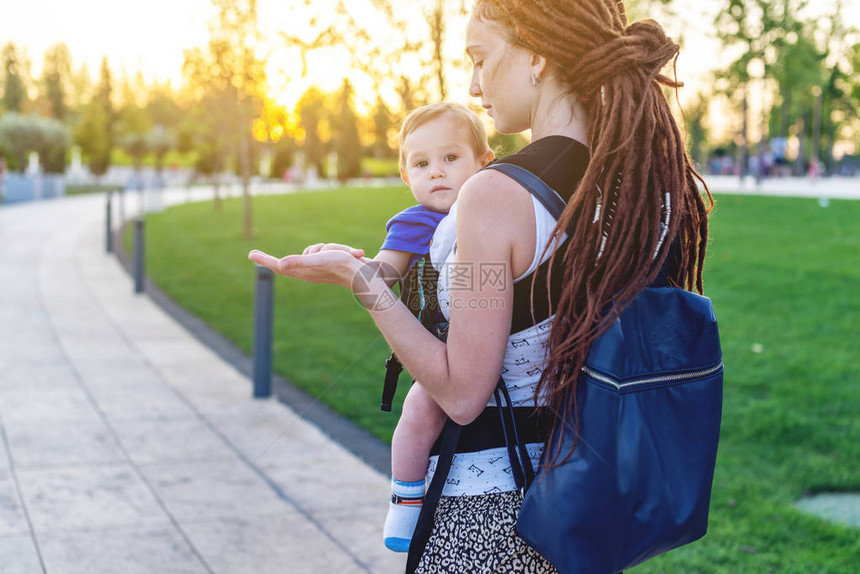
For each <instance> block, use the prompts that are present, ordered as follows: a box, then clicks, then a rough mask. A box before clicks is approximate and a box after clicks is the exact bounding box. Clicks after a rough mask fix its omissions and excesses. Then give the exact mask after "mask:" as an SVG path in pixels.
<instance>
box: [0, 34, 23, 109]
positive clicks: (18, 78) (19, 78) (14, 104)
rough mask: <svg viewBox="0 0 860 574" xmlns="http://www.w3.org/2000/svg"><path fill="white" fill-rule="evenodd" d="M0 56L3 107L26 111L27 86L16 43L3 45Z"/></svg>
mask: <svg viewBox="0 0 860 574" xmlns="http://www.w3.org/2000/svg"><path fill="white" fill-rule="evenodd" d="M0 58H2V60H3V63H2V65H3V73H4V76H3V78H4V79H3V100H2V104H3V109H4V110H6V111H7V112H18V113H21V112H23V111H24V106H25V104H26V103H27V87H26V84H25V83H24V70H22V61H21V57H20V55H19V54H18V49H17V48H16V47H15V44H13V43H12V42H9V43H8V44H6V45H5V46H3V51H2V54H0Z"/></svg>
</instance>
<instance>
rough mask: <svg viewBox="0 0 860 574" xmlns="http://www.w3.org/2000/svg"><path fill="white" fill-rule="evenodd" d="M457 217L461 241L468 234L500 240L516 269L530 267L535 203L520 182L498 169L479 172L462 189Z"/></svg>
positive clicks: (482, 241)
mask: <svg viewBox="0 0 860 574" xmlns="http://www.w3.org/2000/svg"><path fill="white" fill-rule="evenodd" d="M457 218H458V220H457V222H458V227H457V237H458V241H459V242H460V243H461V244H462V243H463V242H464V241H468V240H469V239H468V238H469V237H472V238H473V239H475V240H476V241H479V242H481V243H486V242H488V241H489V242H493V243H497V244H499V246H500V247H504V248H505V249H506V250H507V251H508V253H509V254H510V257H511V260H512V261H513V262H514V271H515V272H516V271H521V270H525V269H526V268H527V267H528V265H529V263H530V262H531V259H532V255H533V253H534V243H535V215H534V205H533V204H532V200H531V194H530V193H529V192H528V191H527V190H526V189H525V188H524V187H523V186H521V185H520V184H519V183H517V182H516V181H514V180H513V179H511V178H509V177H508V176H506V175H505V174H503V173H501V172H499V171H496V170H491V169H488V170H484V171H480V172H478V173H477V174H475V175H474V176H472V177H471V178H469V179H468V180H467V181H466V183H465V184H463V187H462V189H461V190H460V195H459V196H458V198H457ZM520 267H522V269H519V268H520Z"/></svg>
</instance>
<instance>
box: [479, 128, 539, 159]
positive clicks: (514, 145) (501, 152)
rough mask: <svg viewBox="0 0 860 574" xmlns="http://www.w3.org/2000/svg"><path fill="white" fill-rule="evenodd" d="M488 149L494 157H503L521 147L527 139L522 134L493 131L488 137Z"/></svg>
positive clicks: (525, 143)
mask: <svg viewBox="0 0 860 574" xmlns="http://www.w3.org/2000/svg"><path fill="white" fill-rule="evenodd" d="M488 142H489V144H490V149H491V150H493V152H494V153H495V154H496V157H505V156H506V155H510V154H512V153H514V152H517V151H519V150H521V149H523V148H524V147H525V146H526V145H528V143H529V141H528V138H526V136H524V135H523V134H503V133H499V132H496V131H494V132H493V133H492V134H490V137H489V138H488Z"/></svg>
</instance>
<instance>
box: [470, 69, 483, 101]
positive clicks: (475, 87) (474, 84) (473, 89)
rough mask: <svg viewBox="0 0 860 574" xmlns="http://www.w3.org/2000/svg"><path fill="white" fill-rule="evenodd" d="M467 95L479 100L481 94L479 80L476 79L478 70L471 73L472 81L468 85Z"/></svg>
mask: <svg viewBox="0 0 860 574" xmlns="http://www.w3.org/2000/svg"><path fill="white" fill-rule="evenodd" d="M469 95H470V96H472V97H473V98H480V97H481V95H483V94H482V92H481V80H480V78H479V77H478V70H475V71H474V72H472V81H471V83H470V84H469Z"/></svg>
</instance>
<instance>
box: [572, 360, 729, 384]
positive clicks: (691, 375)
mask: <svg viewBox="0 0 860 574" xmlns="http://www.w3.org/2000/svg"><path fill="white" fill-rule="evenodd" d="M722 368H723V362H722V361H720V362H719V363H717V364H716V365H714V366H713V367H708V368H707V369H700V370H696V371H687V372H684V373H675V374H672V375H661V376H658V377H647V378H644V379H636V380H634V381H630V382H627V383H619V382H617V381H616V380H615V379H613V378H611V377H608V376H606V375H604V374H601V373H598V372H597V371H595V370H593V369H591V368H589V367H588V366H583V367H582V372H583V373H585V374H586V375H588V376H589V377H591V378H593V379H596V380H598V381H600V382H601V383H606V384H607V385H611V386H613V387H615V388H616V389H621V388H622V387H631V386H634V385H649V384H652V383H671V382H677V381H684V380H687V379H698V378H700V377H706V376H708V375H712V374H714V373H716V372H717V371H719V370H720V369H722Z"/></svg>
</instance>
